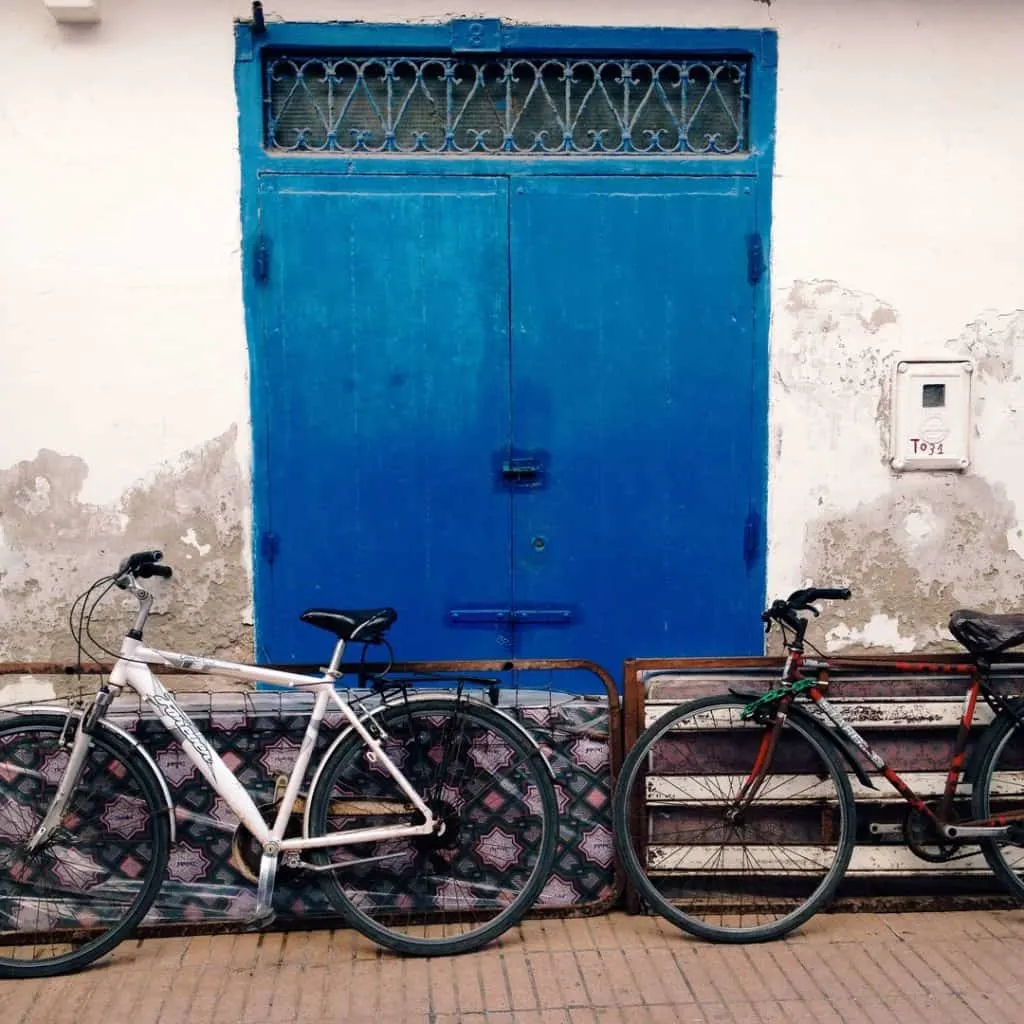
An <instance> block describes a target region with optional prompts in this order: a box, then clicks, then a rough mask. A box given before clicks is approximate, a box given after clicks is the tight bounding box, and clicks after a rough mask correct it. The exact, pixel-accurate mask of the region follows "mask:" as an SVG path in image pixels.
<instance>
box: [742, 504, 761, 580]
mask: <svg viewBox="0 0 1024 1024" xmlns="http://www.w3.org/2000/svg"><path fill="white" fill-rule="evenodd" d="M760 553H761V514H760V513H759V512H757V511H756V510H755V509H751V510H750V511H749V512H748V513H747V521H746V522H745V523H744V524H743V562H744V564H745V565H746V567H747V569H748V570H750V569H752V568H753V567H754V564H755V563H756V562H757V557H758V555H760Z"/></svg>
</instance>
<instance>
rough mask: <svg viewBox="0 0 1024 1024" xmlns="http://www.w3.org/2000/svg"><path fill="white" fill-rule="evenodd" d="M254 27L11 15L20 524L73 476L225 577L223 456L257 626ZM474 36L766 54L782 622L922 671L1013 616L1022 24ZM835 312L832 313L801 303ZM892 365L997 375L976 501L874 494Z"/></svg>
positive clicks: (562, 14)
mask: <svg viewBox="0 0 1024 1024" xmlns="http://www.w3.org/2000/svg"><path fill="white" fill-rule="evenodd" d="M248 7H249V5H248V4H247V3H244V2H241V0H177V2H176V3H175V4H173V5H166V4H159V3H156V2H155V0H152V2H151V0H103V4H102V8H103V20H102V22H101V24H100V25H98V26H94V27H64V26H58V25H56V24H54V22H53V19H52V18H51V17H50V15H49V14H48V13H47V12H46V10H45V8H44V7H43V4H42V2H41V0H4V2H3V3H2V4H0V39H2V40H3V41H4V52H5V59H4V61H3V62H0V128H2V130H0V186H2V188H0V225H2V230H0V281H2V287H0V353H2V357H3V365H2V374H0V407H2V410H3V429H2V430H0V473H2V472H3V471H4V470H9V471H10V470H11V468H12V467H18V466H19V465H20V466H21V469H20V470H19V474H20V475H19V477H18V480H19V481H20V482H19V484H18V489H17V490H16V491H12V492H10V493H12V494H16V496H17V502H18V507H19V510H20V511H19V514H20V515H23V516H25V517H28V516H30V515H31V514H33V510H35V511H39V512H45V511H46V509H47V508H48V507H50V506H48V505H47V503H48V502H51V503H52V502H53V501H54V500H56V499H55V498H54V497H53V496H52V495H51V494H50V491H49V490H48V488H50V489H51V490H52V486H51V485H50V484H47V483H45V481H44V482H43V483H38V480H39V474H38V471H37V468H36V466H35V463H34V462H33V461H32V460H35V459H36V457H37V453H38V452H39V450H40V449H47V450H50V451H51V452H54V453H58V455H59V456H61V457H74V459H75V460H78V461H76V462H75V463H74V472H75V474H77V475H76V477H75V479H76V481H77V486H78V490H77V491H74V488H73V487H72V489H71V491H72V493H71V494H70V497H69V496H68V495H65V496H64V497H65V499H67V500H70V501H71V504H72V506H73V507H74V509H75V510H76V513H75V514H78V513H79V512H80V511H81V510H82V509H83V508H86V509H88V510H91V511H90V515H92V516H99V517H100V518H102V519H103V522H104V524H105V525H104V527H103V529H104V530H106V531H107V532H106V533H102V531H101V533H102V536H103V537H110V538H113V537H115V536H116V534H117V530H118V529H119V528H122V529H123V528H124V527H125V517H126V516H127V517H129V518H130V516H131V510H130V508H129V505H130V501H131V500H136V501H138V500H141V499H140V498H139V495H140V494H145V495H149V497H150V499H151V500H152V501H153V502H155V503H163V504H166V503H167V502H170V503H171V504H173V505H175V506H176V507H179V510H182V511H181V516H180V518H179V521H180V523H181V525H182V531H181V541H180V543H181V544H182V545H183V550H186V551H187V553H188V555H190V556H194V557H195V558H196V559H197V560H201V559H202V558H204V557H210V556H209V554H206V555H204V554H203V551H204V549H205V550H206V551H207V552H209V551H210V550H211V548H212V549H213V550H214V551H216V550H217V549H218V547H219V546H220V547H222V546H223V545H222V544H219V540H220V541H223V538H218V536H217V527H216V523H215V520H214V518H211V519H209V520H203V521H202V522H200V521H199V519H195V521H193V519H194V518H195V517H193V518H190V515H191V512H190V511H189V510H190V509H195V510H198V509H199V508H200V507H201V505H202V501H203V497H202V493H203V490H204V488H208V486H209V482H208V481H205V480H204V476H203V474H204V472H206V471H207V470H208V468H209V463H210V459H211V456H210V455H209V445H210V444H211V441H212V440H213V439H218V441H219V447H217V449H216V450H217V453H218V454H217V460H218V461H216V467H215V468H216V472H217V473H218V474H219V475H218V480H219V481H220V483H219V484H218V486H221V487H222V489H223V490H224V493H225V494H227V493H228V491H230V495H228V497H226V498H225V499H224V500H225V502H226V503H227V505H230V507H231V510H232V514H236V515H237V517H238V518H239V521H240V523H241V531H242V532H241V534H239V535H237V536H236V535H235V534H233V535H232V547H231V554H230V556H229V562H230V563H231V564H230V565H228V566H225V565H223V564H221V565H219V566H218V569H217V572H220V573H222V574H223V573H224V572H229V571H230V573H232V574H233V575H232V579H234V580H235V581H236V590H235V592H234V598H233V602H234V603H233V604H232V608H231V612H230V616H231V617H233V621H234V620H237V621H238V622H239V623H240V624H241V623H242V622H243V620H244V619H245V615H246V612H245V610H244V603H245V602H244V600H243V599H244V597H245V594H244V591H245V589H246V586H247V584H246V582H245V579H244V570H243V577H242V578H239V577H238V576H237V573H235V570H236V568H237V564H241V565H243V566H244V564H245V562H246V558H247V554H246V553H247V551H248V543H247V540H246V539H245V536H244V531H245V529H246V527H247V519H246V517H247V515H248V512H247V510H248V500H249V496H248V492H247V489H246V488H247V483H246V482H247V479H248V464H249V459H250V453H249V443H248V437H249V433H248V392H247V356H246V339H245V332H244V324H243V313H242V298H241V278H240V270H239V258H240V241H239V218H238V212H239V204H238V189H239V168H238V161H237V149H236V141H237V129H236V107H235V96H234V86H233V79H232V73H233V40H232V26H231V22H232V19H233V18H234V17H236V16H240V17H244V16H247V13H248ZM267 7H268V16H270V17H277V18H282V19H287V20H320V19H323V18H327V17H330V18H337V19H343V20H344V19H358V18H365V17H369V16H372V18H373V20H377V21H401V20H423V19H426V20H431V19H438V20H446V19H447V18H450V17H452V16H454V15H455V14H456V13H458V12H457V11H455V10H453V8H452V6H451V4H442V3H438V2H436V0H384V2H381V3H378V4H375V5H373V6H372V10H371V9H369V8H368V7H367V5H366V4H365V3H355V2H350V0H330V2H328V0H276V2H275V3H273V4H268V5H267ZM463 13H465V14H472V15H474V16H491V17H501V18H504V19H506V20H520V21H530V22H537V23H544V24H549V23H553V22H561V23H566V24H573V23H575V24H607V25H612V24H632V25H651V24H662V25H679V26H698V25H710V26H718V27H775V28H776V29H778V32H779V49H780V65H779V97H778V118H777V136H778V142H777V145H778V148H777V160H776V180H775V196H774V223H773V238H772V247H773V248H772V282H773V323H772V332H771V345H772V372H773V383H772V395H771V398H772V449H771V453H772V454H771V469H770V474H771V491H770V519H769V539H770V548H769V578H768V590H769V593H770V594H775V593H776V592H779V591H782V590H785V589H787V588H789V587H791V586H794V585H797V584H799V583H801V582H803V581H805V580H806V579H808V578H809V577H814V578H815V579H816V580H818V581H819V582H825V579H824V577H825V576H827V577H829V579H830V581H836V582H840V581H841V582H849V583H851V584H852V585H854V586H855V587H857V586H858V584H859V583H862V584H863V585H862V586H861V592H862V596H861V598H860V599H859V601H858V602H856V603H854V604H851V606H850V607H849V608H848V609H846V610H845V611H844V613H843V615H844V616H845V620H846V621H845V622H838V621H837V620H835V619H833V620H830V625H831V627H832V630H833V632H832V639H833V642H834V643H835V644H837V645H842V644H843V643H847V642H850V641H855V642H862V643H863V642H867V643H870V642H873V641H878V642H888V641H889V640H892V638H893V637H895V638H896V640H897V642H899V643H901V644H903V645H904V646H906V645H907V644H909V643H911V642H918V643H921V642H930V641H931V640H933V639H935V637H937V636H938V635H939V632H940V626H941V616H942V611H941V608H942V607H945V606H946V604H948V603H949V602H961V601H973V602H977V603H987V604H989V605H990V606H992V607H996V606H997V605H1001V606H1002V607H1004V608H1009V607H1014V606H1016V605H1018V604H1024V601H1021V600H1020V596H1019V595H1020V589H1021V588H1020V585H1021V583H1022V581H1024V570H1022V560H1021V553H1022V552H1024V542H1022V541H1021V533H1020V530H1021V516H1020V514H1019V513H1018V511H1017V510H1018V509H1020V508H1024V477H1022V475H1021V474H1019V473H1018V472H1017V471H1016V466H1017V464H1018V463H1019V461H1020V453H1021V451H1022V448H1021V442H1022V440H1024V427H1022V426H1019V425H1018V421H1017V418H1016V416H1015V412H1016V409H1017V408H1018V407H1019V406H1020V404H1021V403H1022V402H1024V386H1022V383H1021V376H1020V374H1021V371H1020V367H1021V365H1024V364H1022V360H1021V357H1020V355H1019V354H1018V356H1017V362H1016V367H1015V365H1014V355H1015V352H1016V353H1019V350H1020V345H1021V342H1020V341H1019V338H1020V336H1021V335H1022V333H1024V328H1020V325H1019V324H1018V321H1017V319H1015V318H1014V316H1013V314H1014V313H1015V311H1016V310H1018V309H1020V308H1024V284H1022V282H1024V250H1022V249H1021V247H1020V246H1019V244H1016V243H1017V234H1018V232H1019V225H1020V223H1021V222H1022V218H1024V193H1022V190H1021V189H1020V188H1019V186H1018V184H1017V181H1018V178H1019V176H1020V169H1021V167H1024V136H1022V135H1021V133H1020V132H1019V131H1017V130H1016V125H1017V124H1019V123H1021V122H1022V119H1024V99H1022V98H1021V97H1022V94H1021V93H1020V90H1019V89H1018V86H1017V81H1018V78H1019V73H1018V71H1017V60H1018V54H1017V49H1018V47H1019V40H1020V39H1022V38H1024V4H1018V3H1013V2H1009V0H1004V2H996V0H987V2H986V0H958V2H952V0H942V2H937V0H900V2H898V3H897V2H894V0H858V2H856V3H853V2H839V0H774V2H773V3H771V4H770V5H769V4H767V3H764V2H758V0H715V2H711V0H707V2H697V0H692V2H687V0H672V2H669V0H635V2H634V3H632V4H629V5H623V4H619V3H614V2H611V0H587V2H583V0H561V2H559V3H557V4H554V3H551V2H550V0H507V2H503V3H483V4H477V5H474V6H473V7H472V8H471V9H466V10H465V11H464V12H463ZM822 281H830V282H834V284H812V283H809V282H822ZM979 318H980V319H979ZM969 325H974V326H969ZM897 353H901V354H910V355H918V356H926V357H943V356H947V357H948V356H952V355H962V354H967V355H971V356H972V358H974V359H975V360H976V361H979V362H984V363H985V367H986V368H985V369H983V370H981V371H980V372H979V373H978V374H977V375H976V379H975V395H976V409H975V411H976V413H977V415H978V430H977V433H976V437H975V438H974V451H973V459H974V462H973V466H972V469H971V472H970V473H969V474H968V475H967V476H964V477H958V476H943V477H941V478H939V477H935V476H932V475H918V476H917V477H911V476H909V475H908V476H907V477H904V478H902V479H901V478H897V477H894V475H893V474H892V473H891V471H890V470H889V468H888V466H887V465H886V463H885V460H884V455H885V449H884V444H885V441H886V438H887V423H888V413H887V409H888V405H887V381H888V379H889V376H890V373H891V368H892V363H893V360H894V358H895V356H896V354H897ZM986 360H987V362H986ZM225 446H226V447H225ZM229 456H230V458H231V460H233V461H232V462H231V465H230V466H229V465H228V464H227V462H226V461H225V460H226V459H228V457H229ZM183 460H184V461H183ZM62 465H63V463H62ZM188 473H191V474H192V477H190V478H189V479H193V478H194V483H192V484H189V485H187V486H184V485H181V484H179V483H177V482H175V483H174V484H173V488H171V482H172V481H178V479H179V477H180V476H181V475H182V474H186V475H187V474H188ZM225 474H226V476H225ZM227 478H230V483H229V484H226V483H224V480H225V479H227ZM26 481H27V482H26ZM44 484H45V486H44ZM26 488H27V490H26ZM161 488H162V489H161ZM167 488H171V491H173V494H171V491H168V490H167ZM190 488H191V489H190ZM168 494H171V496H170V497H168ZM26 495H28V496H27V497H26ZM133 495H134V498H132V496H133ZM9 500H13V499H9ZM190 503H191V504H190ZM69 514H70V513H69ZM90 522H91V521H90V520H89V519H88V517H86V519H85V520H83V523H82V524H80V526H79V528H78V532H77V533H76V534H75V537H76V543H78V544H79V547H80V550H81V551H82V552H83V553H84V552H86V551H87V550H88V542H89V539H90V536H91V534H92V532H94V527H93V526H90V525H89V523H90ZM844 525H845V526H846V528H847V533H846V535H845V539H844V536H843V533H842V529H840V527H842V526H844ZM11 528H12V527H11V526H10V518H9V517H7V523H6V525H5V511H4V510H3V509H2V508H0V533H3V532H5V531H7V532H9V531H10V529H11ZM25 528H26V529H27V527H25ZM189 529H192V530H193V531H194V532H193V533H192V534H191V535H189V533H188V530H189ZM236 533H237V531H236ZM141 536H144V530H143V531H142V533H141V534H140V537H141ZM186 538H188V539H186ZM869 538H874V540H872V541H871V543H868V539H869ZM2 540H3V537H2V536H0V541H2ZM957 544H959V545H960V549H959V554H958V555H957V556H956V563H957V564H956V566H955V567H950V566H949V565H944V561H943V560H944V558H946V562H948V561H949V559H948V557H946V556H948V555H949V552H950V551H956V550H957V548H956V545H957ZM207 545H211V548H207V547H206V546H207ZM52 550H53V554H54V557H55V558H59V557H60V549H59V545H58V546H55V547H53V549H52ZM897 555H898V558H897V557H896V556H897ZM83 557H84V555H83ZM19 558H20V556H18V554H17V552H14V553H13V554H12V545H11V544H10V543H8V544H6V545H4V544H3V543H0V572H4V571H6V572H7V573H8V583H10V580H11V579H12V578H15V577H18V574H19V573H21V574H23V575H24V573H25V572H26V571H27V570H26V569H25V567H24V564H23V562H24V560H23V559H22V560H19ZM893 559H895V561H894V560H893ZM236 563H237V564H236ZM99 564H102V563H99ZM11 573H14V577H11V575H10V574H11ZM215 575H216V573H213V574H212V576H211V579H212V578H213V576H215ZM840 577H843V578H842V579H841V580H840V579H839V578H840ZM26 587H27V578H26ZM205 592H206V591H203V592H202V593H197V594H196V595H194V598H195V600H196V601H199V600H200V599H201V598H202V596H203V594H204V593H205ZM924 598H927V600H926V601H925V602H924V604H922V601H923V600H924ZM5 599H6V600H8V601H10V600H11V598H10V597H9V596H8V597H7V598H4V597H3V596H2V595H0V603H2V602H3V601H4V600H5ZM928 602H931V603H930V604H929V603H928ZM40 607H42V605H40ZM10 617H11V621H15V619H16V617H15V616H14V615H13V613H12V615H11V616H10ZM0 620H4V614H3V611H2V609H0ZM228 625H229V624H226V625H225V630H226V632H227V633H231V630H230V629H229V628H228ZM239 635H241V634H239ZM232 636H234V639H233V640H231V639H230V637H229V641H230V642H235V641H237V639H238V636H236V635H234V634H232ZM229 641H225V642H226V643H227V642H229ZM5 653H6V654H7V656H10V653H9V651H8V650H7V648H2V647H0V656H3V655H4V654H5Z"/></svg>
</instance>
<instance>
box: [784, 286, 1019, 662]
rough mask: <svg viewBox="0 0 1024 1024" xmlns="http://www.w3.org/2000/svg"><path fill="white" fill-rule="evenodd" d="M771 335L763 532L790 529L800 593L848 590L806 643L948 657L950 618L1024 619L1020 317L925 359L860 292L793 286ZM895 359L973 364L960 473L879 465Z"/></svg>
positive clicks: (991, 320) (886, 311)
mask: <svg viewBox="0 0 1024 1024" xmlns="http://www.w3.org/2000/svg"><path fill="white" fill-rule="evenodd" d="M775 339H776V340H775V347H776V349H777V351H775V352H773V360H772V363H773V382H772V383H773V456H774V465H773V484H772V486H773V490H774V491H775V495H776V496H775V497H774V498H773V519H772V523H773V525H772V530H773V533H775V532H778V531H780V530H784V531H791V532H793V533H796V532H797V531H798V530H800V532H799V533H798V534H797V535H796V537H795V538H794V544H796V543H799V544H800V548H799V551H797V550H796V549H795V548H794V549H793V550H791V551H789V552H787V556H788V557H786V558H785V559H784V560H785V561H786V562H790V561H791V562H792V569H793V571H794V572H796V571H799V575H800V580H801V581H813V582H815V583H817V584H819V585H829V584H845V585H849V586H850V587H851V588H852V589H853V592H854V596H853V599H852V600H851V601H850V602H849V603H848V604H846V605H842V606H838V607H837V606H835V605H833V606H829V607H828V608H827V609H823V612H824V614H823V615H822V619H821V620H820V621H819V622H816V623H815V626H813V627H812V630H811V632H810V633H809V636H810V637H811V639H812V640H813V639H814V638H815V637H817V638H819V639H824V640H825V642H826V643H827V647H828V649H830V650H832V651H838V650H852V649H871V648H885V649H889V650H897V651H908V650H911V649H916V650H938V649H942V648H948V649H956V647H957V645H956V644H955V642H954V641H953V640H952V638H951V637H950V636H949V633H948V631H947V629H946V623H947V620H948V618H949V613H950V612H951V611H952V610H953V609H954V608H957V607H975V608H980V609H984V610H988V611H1004V612H1010V611H1024V524H1022V522H1021V518H1020V513H1019V511H1018V509H1019V508H1020V507H1021V502H1024V479H1022V474H1020V473H1019V471H1018V470H1019V464H1020V458H1021V454H1020V453H1021V452H1022V451H1024V419H1022V418H1021V417H1019V416H1017V409H1018V407H1020V406H1022V405H1024V381H1022V378H1021V373H1020V369H1019V368H1020V367H1021V366H1024V312H1014V313H1011V314H1008V315H995V314H993V315H988V316H986V317H984V318H981V319H979V320H977V321H975V322H973V323H971V324H968V325H967V327H966V328H965V329H964V331H963V332H962V333H961V334H960V336H959V337H957V338H955V339H952V340H950V341H948V342H946V343H945V345H944V346H941V347H937V349H935V348H933V350H932V351H930V352H922V351H921V350H920V349H915V348H913V347H911V346H904V345H903V344H902V339H901V338H900V332H899V326H898V319H897V316H896V313H895V311H894V310H893V309H892V308H891V307H889V306H887V305H885V304H884V303H881V302H879V300H878V299H876V298H874V297H873V296H870V295H866V294H864V293H858V292H853V291H849V290H847V289H844V288H841V287H840V286H839V285H837V284H836V283H835V282H830V281H812V282H799V283H797V284H796V285H794V286H793V288H792V290H791V292H790V294H789V296H788V300H787V302H785V303H784V304H783V303H780V304H779V306H778V307H777V318H776V329H775ZM901 357H904V358H905V357H911V358H921V357H925V358H938V359H943V358H945V359H957V358H968V359H970V360H971V361H972V362H973V363H974V366H975V374H974V382H973V396H972V401H973V409H972V421H973V423H972V437H971V446H972V463H971V467H970V469H969V470H968V471H967V472H966V473H956V472H938V471H932V472H909V473H902V474H899V473H896V472H894V471H893V470H892V469H891V467H890V466H889V431H890V408H891V390H892V379H893V371H894V368H895V363H896V361H897V359H898V358H901ZM801 526H802V529H801ZM785 543H786V542H785V540H783V542H782V544H783V546H784V545H785ZM787 567H788V566H787ZM773 596H774V595H773Z"/></svg>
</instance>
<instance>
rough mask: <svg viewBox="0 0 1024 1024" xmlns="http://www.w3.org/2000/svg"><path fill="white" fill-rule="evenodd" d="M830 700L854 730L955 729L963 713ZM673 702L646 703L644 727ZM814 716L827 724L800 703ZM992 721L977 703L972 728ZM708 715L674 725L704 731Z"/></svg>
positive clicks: (720, 722) (932, 701) (940, 707)
mask: <svg viewBox="0 0 1024 1024" xmlns="http://www.w3.org/2000/svg"><path fill="white" fill-rule="evenodd" d="M830 700H831V703H833V704H836V705H838V706H839V708H840V710H841V711H842V713H843V716H844V717H845V718H846V720H847V721H848V722H849V723H850V724H851V725H852V726H853V727H854V728H855V729H858V730H860V729H893V728H899V729H955V728H956V727H957V726H958V725H959V724H960V716H961V715H962V714H963V701H962V700H950V699H948V698H939V697H912V698H909V699H906V700H886V699H878V700H869V701H866V700H857V699H855V698H844V699H838V700H832V699H831V698H830ZM676 705H677V702H675V701H666V702H664V703H662V702H659V701H648V702H647V704H646V706H645V708H644V723H645V726H649V725H653V724H654V723H655V722H656V721H657V720H658V719H659V718H661V716H662V715H663V714H665V712H666V711H668V710H670V709H671V708H673V707H676ZM800 706H801V707H804V708H806V710H807V711H809V712H810V713H811V714H812V715H813V716H814V717H816V718H818V719H819V720H820V721H822V722H825V723H827V722H828V719H827V718H825V716H824V715H823V714H822V713H821V712H820V711H819V710H818V709H817V708H815V707H814V705H813V704H811V703H808V702H804V701H801V702H800ZM730 719H731V722H730V724H729V725H728V727H729V728H749V726H750V724H751V723H749V722H743V721H742V720H741V719H740V717H739V709H737V710H736V712H735V713H734V714H732V715H730ZM991 721H992V711H991V709H990V708H989V707H988V706H987V705H981V704H979V706H978V708H977V710H976V711H975V715H974V724H975V725H987V724H988V723H989V722H991ZM726 722H727V720H726V719H725V718H724V716H723V715H722V713H721V711H720V710H719V711H717V712H716V714H715V725H716V727H717V726H720V727H722V728H725V727H726ZM709 725H710V717H709V716H707V717H706V716H700V717H698V718H695V719H693V722H692V724H688V725H686V726H677V728H678V729H680V730H682V729H684V728H685V729H705V730H706V729H708V728H709Z"/></svg>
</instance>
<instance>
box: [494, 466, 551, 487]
mask: <svg viewBox="0 0 1024 1024" xmlns="http://www.w3.org/2000/svg"><path fill="white" fill-rule="evenodd" d="M540 472H541V467H540V463H539V462H537V461H535V460H534V459H506V460H505V461H504V462H503V463H502V464H501V478H502V480H504V481H505V482H506V483H510V484H515V485H517V486H519V487H535V486H537V484H539V483H540Z"/></svg>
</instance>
